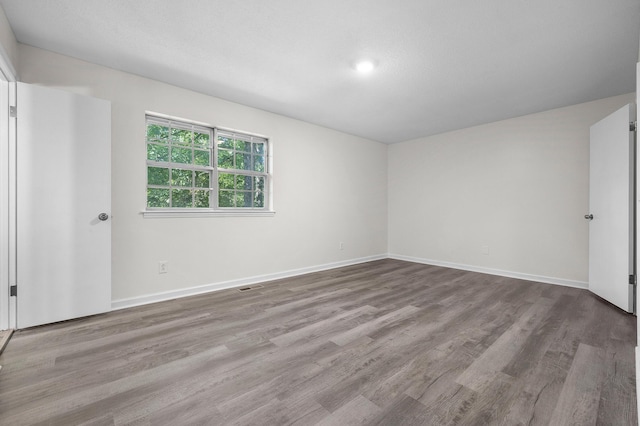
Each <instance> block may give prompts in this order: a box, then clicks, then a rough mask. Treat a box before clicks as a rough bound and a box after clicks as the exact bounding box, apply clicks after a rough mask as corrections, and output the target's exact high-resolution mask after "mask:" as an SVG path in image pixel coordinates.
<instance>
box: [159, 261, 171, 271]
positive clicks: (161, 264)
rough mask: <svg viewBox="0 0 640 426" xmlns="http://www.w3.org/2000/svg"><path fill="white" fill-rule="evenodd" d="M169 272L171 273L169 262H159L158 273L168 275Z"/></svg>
mask: <svg viewBox="0 0 640 426" xmlns="http://www.w3.org/2000/svg"><path fill="white" fill-rule="evenodd" d="M167 272H169V262H168V261H167V260H161V261H160V262H158V273H159V274H166V273H167Z"/></svg>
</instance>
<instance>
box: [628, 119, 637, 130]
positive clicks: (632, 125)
mask: <svg viewBox="0 0 640 426" xmlns="http://www.w3.org/2000/svg"><path fill="white" fill-rule="evenodd" d="M637 127H638V122H637V121H631V122H630V123H629V131H630V132H635V131H636V129H637Z"/></svg>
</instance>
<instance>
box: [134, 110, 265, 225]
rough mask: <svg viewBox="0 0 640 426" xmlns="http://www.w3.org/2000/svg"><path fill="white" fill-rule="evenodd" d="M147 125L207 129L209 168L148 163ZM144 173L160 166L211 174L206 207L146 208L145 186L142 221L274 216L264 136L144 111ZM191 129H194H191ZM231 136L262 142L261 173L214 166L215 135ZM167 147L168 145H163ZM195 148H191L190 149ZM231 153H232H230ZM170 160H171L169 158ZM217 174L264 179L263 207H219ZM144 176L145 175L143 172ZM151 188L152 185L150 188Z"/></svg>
mask: <svg viewBox="0 0 640 426" xmlns="http://www.w3.org/2000/svg"><path fill="white" fill-rule="evenodd" d="M149 123H156V124H160V125H165V126H170V127H177V128H183V127H184V128H185V130H186V127H189V129H190V130H198V129H197V128H200V129H199V130H201V131H202V130H207V131H208V132H210V135H211V146H210V148H209V150H210V156H211V157H210V158H211V164H210V165H209V166H198V165H195V164H182V163H174V162H171V161H167V162H163V161H155V160H149V159H148V158H147V147H148V144H149V143H150V142H149V141H148V140H147V128H148V125H149ZM144 124H145V132H144V134H145V138H144V141H145V172H146V171H147V168H148V167H149V166H151V167H162V168H167V169H171V168H179V169H188V170H208V171H210V172H211V178H210V179H211V182H210V185H209V186H210V187H209V188H208V189H209V191H210V195H209V199H210V202H209V207H208V208H204V207H200V208H198V207H184V208H183V207H149V206H148V205H147V202H148V201H147V190H148V188H150V185H149V183H148V181H147V182H146V183H145V197H144V200H145V208H144V210H142V211H141V214H142V216H143V217H144V218H182V217H272V216H274V215H275V211H274V210H273V197H272V187H273V175H272V167H273V166H272V164H273V161H272V155H273V149H272V148H273V145H272V141H271V139H269V138H268V137H265V136H262V135H258V134H255V133H249V132H246V131H241V130H235V129H229V128H222V127H216V126H212V125H209V124H205V123H200V122H195V121H192V120H186V119H182V118H176V117H171V116H167V115H164V114H158V113H152V112H146V113H145V120H144ZM194 127H195V128H194ZM219 131H220V132H221V133H224V134H227V135H230V136H234V135H238V136H241V137H242V139H244V138H246V139H248V141H249V142H253V139H254V138H256V139H258V140H263V141H264V143H265V155H264V161H265V163H266V164H265V171H264V172H256V171H253V170H242V169H221V168H219V167H218V132H219ZM167 145H169V143H168V144H167ZM193 149H195V148H194V147H192V150H193ZM233 152H235V150H234V151H233ZM169 160H171V159H169ZM219 173H230V174H240V175H247V176H264V178H265V183H264V190H263V193H264V198H265V206H264V207H219V204H218V203H219V192H220V187H219V182H218V175H219ZM145 174H146V173H145ZM151 187H153V185H151ZM202 189H205V188H202Z"/></svg>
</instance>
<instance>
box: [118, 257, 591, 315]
mask: <svg viewBox="0 0 640 426" xmlns="http://www.w3.org/2000/svg"><path fill="white" fill-rule="evenodd" d="M387 258H389V259H396V260H404V261H407V262H414V263H423V264H426V265H434V266H443V267H446V268H453V269H461V270H464V271H473V272H480V273H484V274H490V275H498V276H503V277H509V278H517V279H521V280H527V281H535V282H541V283H547V284H556V285H563V286H566V287H575V288H583V289H585V288H587V283H586V282H582V281H573V280H567V279H563V278H553V277H545V276H540V275H532V274H524V273H521V272H512V271H503V270H500V269H492V268H483V267H479V266H473V265H464V264H460V263H452V262H443V261H440V260H432V259H422V258H418V257H412V256H403V255H399V254H381V255H376V256H368V257H361V258H357V259H351V260H344V261H340V262H333V263H326V264H323V265H317V266H310V267H307V268H300V269H292V270H289V271H284V272H278V273H274V274H266V275H259V276H254V277H248V278H240V279H237V280H230V281H222V282H219V283H213V284H205V285H201V286H197V287H188V288H182V289H179V290H170V291H165V292H161V293H152V294H147V295H144V296H137V297H131V298H127V299H117V300H113V301H112V302H111V310H118V309H125V308H131V307H134V306H140V305H146V304H149V303H155V302H163V301H165V300H171V299H178V298H181V297H187V296H195V295H197V294H203V293H210V292H212V291H218V290H225V289H228V288H235V287H242V286H246V285H250V284H258V283H264V282H266V281H273V280H278V279H282V278H289V277H295V276H298V275H304V274H310V273H312V272H320V271H326V270H328V269H335V268H340V267H343V266H350V265H357V264H359V263H364V262H371V261H374V260H381V259H387Z"/></svg>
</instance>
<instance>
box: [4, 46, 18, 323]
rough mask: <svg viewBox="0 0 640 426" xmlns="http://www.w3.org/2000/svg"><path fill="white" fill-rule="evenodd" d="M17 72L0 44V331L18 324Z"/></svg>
mask: <svg viewBox="0 0 640 426" xmlns="http://www.w3.org/2000/svg"><path fill="white" fill-rule="evenodd" d="M16 81H17V73H16V71H15V68H14V67H13V64H12V63H11V61H10V59H9V56H8V55H7V53H6V51H5V50H4V48H3V47H2V45H0V121H1V122H2V124H1V125H0V128H1V129H2V131H0V163H1V164H2V166H1V167H0V170H5V172H4V173H0V271H1V272H0V330H6V329H10V328H15V327H16V300H15V297H9V287H10V285H11V283H15V281H16V241H17V240H16V120H15V119H14V118H12V117H11V116H10V114H9V106H10V105H15V104H16Z"/></svg>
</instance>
